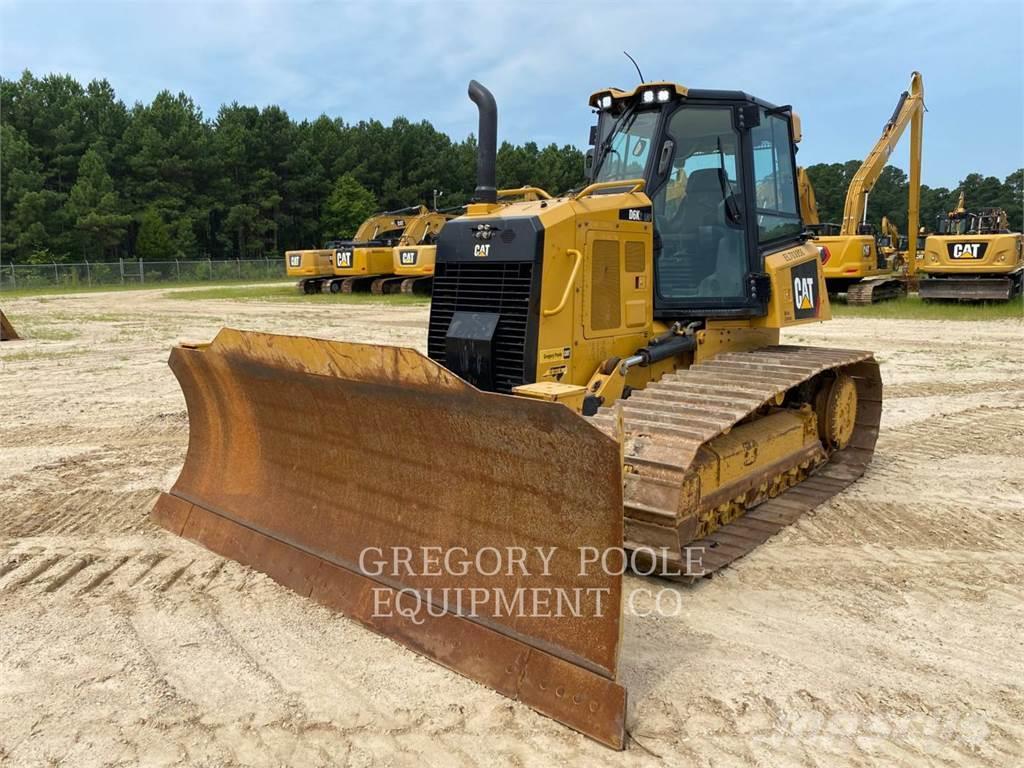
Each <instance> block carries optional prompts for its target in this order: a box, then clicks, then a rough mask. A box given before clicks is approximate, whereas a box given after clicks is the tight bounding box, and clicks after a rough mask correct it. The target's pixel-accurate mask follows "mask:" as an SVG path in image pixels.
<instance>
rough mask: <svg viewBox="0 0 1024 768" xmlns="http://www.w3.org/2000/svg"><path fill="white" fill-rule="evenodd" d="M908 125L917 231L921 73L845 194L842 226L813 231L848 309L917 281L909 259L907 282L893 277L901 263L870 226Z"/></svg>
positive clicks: (911, 208)
mask: <svg viewBox="0 0 1024 768" xmlns="http://www.w3.org/2000/svg"><path fill="white" fill-rule="evenodd" d="M907 125H910V179H909V182H910V183H909V185H908V195H909V203H908V206H907V232H916V231H917V227H918V219H919V218H920V208H921V140H922V132H923V126H924V81H923V79H922V78H921V74H920V73H919V72H914V73H912V74H911V76H910V87H909V88H908V89H907V90H906V91H904V92H903V93H902V94H900V98H899V102H898V103H897V104H896V109H894V110H893V113H892V116H891V117H890V118H889V120H888V121H887V122H886V123H885V126H884V127H883V128H882V135H881V136H880V137H879V139H878V141H877V142H875V145H874V146H873V147H872V148H871V151H870V152H869V153H868V155H867V157H866V158H865V159H864V162H863V163H861V165H860V168H858V169H857V172H856V173H855V174H854V176H853V179H852V180H851V182H850V186H849V188H848V189H847V191H846V204H845V207H844V210H843V222H842V224H839V225H836V224H818V225H817V226H812V227H811V230H812V231H814V232H815V233H816V234H815V240H816V242H817V245H818V248H819V250H820V252H821V259H822V263H823V264H824V268H825V282H826V284H827V286H828V291H829V293H830V294H833V295H837V294H840V293H845V294H846V302H847V303H848V304H854V305H865V304H872V303H874V302H878V301H884V300H887V299H894V298H898V297H900V296H905V295H906V293H907V283H908V280H910V281H913V280H915V279H916V267H917V259H916V258H909V259H906V261H905V263H906V268H907V276H906V277H904V276H903V275H901V274H896V273H894V272H893V265H894V263H898V262H896V261H895V260H894V259H893V258H892V253H891V251H889V252H887V251H886V250H885V246H884V245H883V244H882V243H880V242H879V237H878V235H877V233H876V232H875V231H874V227H873V226H872V225H871V224H869V223H868V221H867V205H868V195H869V194H870V193H871V190H872V188H873V187H874V185H875V182H876V181H878V177H879V175H880V174H881V173H882V169H883V168H885V164H886V161H888V159H889V156H890V155H891V154H892V151H893V149H895V148H896V144H897V143H898V142H899V140H900V137H901V136H902V135H903V132H904V130H905V129H906V127H907ZM808 184H809V182H808ZM883 234H884V233H883ZM890 234H891V233H890ZM889 247H890V248H891V247H892V246H889ZM896 247H897V248H898V243H897V246H896Z"/></svg>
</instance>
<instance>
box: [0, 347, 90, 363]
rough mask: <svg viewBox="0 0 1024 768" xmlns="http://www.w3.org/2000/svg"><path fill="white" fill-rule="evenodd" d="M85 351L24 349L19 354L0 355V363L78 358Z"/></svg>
mask: <svg viewBox="0 0 1024 768" xmlns="http://www.w3.org/2000/svg"><path fill="white" fill-rule="evenodd" d="M88 352H89V350H87V349H63V350H60V351H54V350H47V349H25V350H22V351H20V352H5V353H4V354H0V363H13V362H17V361H19V360H63V359H65V358H68V357H78V356H79V355H85V354H88Z"/></svg>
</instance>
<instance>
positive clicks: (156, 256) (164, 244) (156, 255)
mask: <svg viewBox="0 0 1024 768" xmlns="http://www.w3.org/2000/svg"><path fill="white" fill-rule="evenodd" d="M135 255H136V256H138V257H139V258H140V259H144V260H146V261H160V260H161V259H167V258H171V257H173V255H174V247H173V243H172V242H171V236H170V234H169V233H168V232H167V225H166V224H164V220H163V219H161V218H160V214H159V213H157V212H156V210H154V209H153V208H150V209H149V210H147V211H146V212H145V213H144V214H142V221H141V222H140V225H139V235H138V237H137V238H136V239H135Z"/></svg>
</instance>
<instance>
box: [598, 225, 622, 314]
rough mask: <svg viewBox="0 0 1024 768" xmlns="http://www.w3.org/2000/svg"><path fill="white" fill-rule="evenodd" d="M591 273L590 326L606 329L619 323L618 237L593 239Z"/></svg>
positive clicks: (620, 308)
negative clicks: (616, 238)
mask: <svg viewBox="0 0 1024 768" xmlns="http://www.w3.org/2000/svg"><path fill="white" fill-rule="evenodd" d="M590 269H591V273H590V286H591V297H590V327H591V329H593V330H595V331H607V330H608V329H610V328H618V327H619V326H620V325H622V299H621V295H620V290H619V284H620V280H619V271H620V267H619V241H618V240H595V241H594V250H593V254H592V257H591V267H590Z"/></svg>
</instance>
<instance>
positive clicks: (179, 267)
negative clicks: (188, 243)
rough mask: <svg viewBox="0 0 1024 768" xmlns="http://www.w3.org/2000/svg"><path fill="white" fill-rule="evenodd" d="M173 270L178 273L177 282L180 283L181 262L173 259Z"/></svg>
mask: <svg viewBox="0 0 1024 768" xmlns="http://www.w3.org/2000/svg"><path fill="white" fill-rule="evenodd" d="M174 270H175V272H177V274H178V282H179V283H180V282H181V264H179V263H178V260H177V259H175V260H174Z"/></svg>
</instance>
